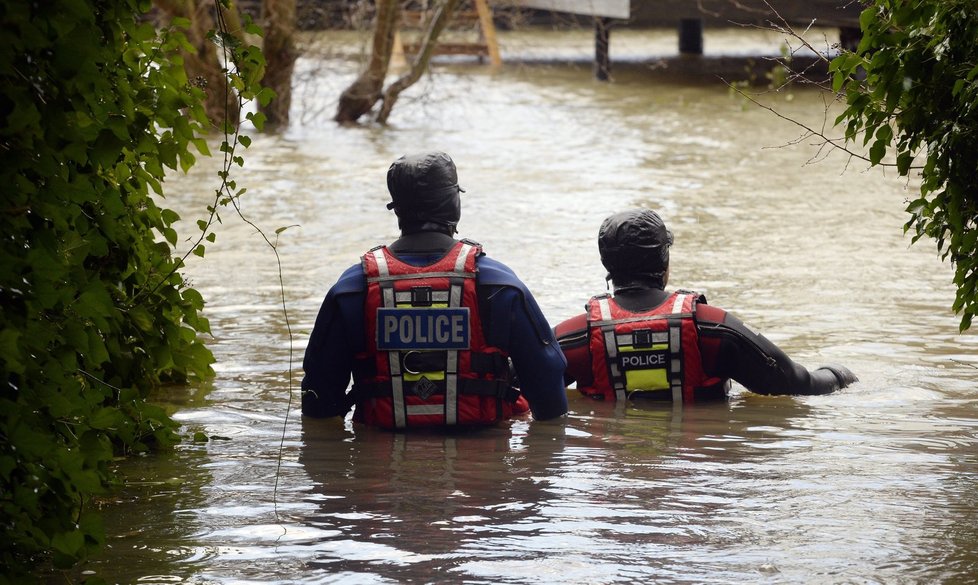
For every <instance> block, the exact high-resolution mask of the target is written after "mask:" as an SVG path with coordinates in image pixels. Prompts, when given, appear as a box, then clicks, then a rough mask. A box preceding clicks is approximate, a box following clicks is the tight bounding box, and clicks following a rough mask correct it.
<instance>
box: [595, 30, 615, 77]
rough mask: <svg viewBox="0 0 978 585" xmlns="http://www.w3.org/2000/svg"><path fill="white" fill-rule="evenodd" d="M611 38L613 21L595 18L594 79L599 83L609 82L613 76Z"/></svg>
mask: <svg viewBox="0 0 978 585" xmlns="http://www.w3.org/2000/svg"><path fill="white" fill-rule="evenodd" d="M610 38H611V19H610V18H604V17H600V16H596V17H595V18H594V77H595V79H597V80H598V81H608V78H609V77H610V75H611V58H610V57H609V55H608V46H609V44H610Z"/></svg>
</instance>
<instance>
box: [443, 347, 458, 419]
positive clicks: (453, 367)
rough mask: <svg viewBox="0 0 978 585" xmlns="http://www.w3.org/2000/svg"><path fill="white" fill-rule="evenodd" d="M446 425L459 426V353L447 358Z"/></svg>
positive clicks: (453, 353)
mask: <svg viewBox="0 0 978 585" xmlns="http://www.w3.org/2000/svg"><path fill="white" fill-rule="evenodd" d="M445 424H447V425H454V424H458V352H457V351H449V352H447V355H446V356H445Z"/></svg>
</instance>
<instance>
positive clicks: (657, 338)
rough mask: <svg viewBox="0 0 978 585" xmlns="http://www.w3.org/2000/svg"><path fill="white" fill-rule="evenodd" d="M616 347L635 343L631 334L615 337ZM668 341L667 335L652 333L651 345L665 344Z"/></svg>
mask: <svg viewBox="0 0 978 585" xmlns="http://www.w3.org/2000/svg"><path fill="white" fill-rule="evenodd" d="M617 341H618V345H619V346H622V345H632V343H633V342H634V341H635V340H634V337H633V335H632V334H631V333H623V334H621V335H618V336H617ZM668 341H669V334H668V333H666V332H665V331H655V332H653V333H652V343H666V342H668Z"/></svg>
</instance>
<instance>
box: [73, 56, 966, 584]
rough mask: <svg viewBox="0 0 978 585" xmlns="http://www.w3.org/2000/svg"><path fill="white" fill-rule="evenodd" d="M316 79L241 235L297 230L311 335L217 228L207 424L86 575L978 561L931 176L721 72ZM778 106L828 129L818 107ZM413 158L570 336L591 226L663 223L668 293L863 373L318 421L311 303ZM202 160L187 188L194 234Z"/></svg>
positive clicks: (286, 261) (564, 573)
mask: <svg viewBox="0 0 978 585" xmlns="http://www.w3.org/2000/svg"><path fill="white" fill-rule="evenodd" d="M650 42H652V43H653V44H655V43H662V42H663V41H662V39H653V40H651V41H650ZM613 47H614V45H613ZM300 70H301V75H303V77H302V79H303V85H302V87H301V88H300V91H298V92H297V93H298V95H300V96H302V101H301V102H299V103H297V104H296V112H295V116H296V119H298V120H302V124H301V125H300V126H298V127H296V128H294V129H293V130H292V131H291V132H290V133H289V134H288V135H287V136H285V137H266V136H256V137H255V139H254V145H253V146H252V148H251V149H250V150H249V151H248V153H247V157H246V158H247V162H246V166H245V168H244V169H243V170H242V171H239V176H238V183H239V185H246V186H247V187H248V194H247V195H246V196H245V198H244V199H243V200H242V204H243V211H244V213H246V214H247V215H248V216H249V217H250V218H251V219H253V220H255V221H256V222H257V223H258V224H259V225H261V226H262V227H263V228H264V229H266V231H268V232H269V233H271V232H273V231H274V230H275V228H277V227H279V226H287V225H293V224H298V225H299V226H300V227H297V228H292V229H290V230H288V231H286V232H284V233H283V234H281V236H280V245H279V251H280V253H281V255H282V261H283V265H282V266H283V277H284V282H285V294H286V300H287V304H288V307H289V311H290V322H291V325H292V328H293V331H294V333H295V336H294V339H292V340H290V339H289V335H288V330H287V328H286V323H285V317H284V315H283V314H282V311H281V299H280V296H279V295H280V289H279V283H278V279H277V270H278V269H277V266H276V263H275V259H274V256H273V255H272V254H271V252H270V251H269V250H268V249H267V247H265V246H264V243H263V241H262V240H261V239H260V238H259V237H258V236H257V235H256V234H255V233H254V232H253V230H252V229H251V228H250V227H248V226H246V225H244V224H243V223H241V222H239V221H237V220H235V219H234V218H233V217H230V216H226V217H225V218H224V223H223V224H222V225H221V227H220V230H219V233H218V239H217V243H216V244H215V245H212V246H210V247H209V248H208V253H207V259H206V260H204V261H203V262H198V263H195V264H193V265H192V266H191V268H190V270H189V271H188V276H189V277H190V278H191V279H192V280H193V281H194V283H195V284H196V286H197V287H198V288H199V289H200V290H201V292H202V293H203V294H204V296H205V297H206V298H207V299H208V306H207V315H208V317H209V318H210V319H211V324H212V327H213V329H214V340H213V344H212V347H213V348H214V350H215V353H216V354H217V357H218V360H219V361H218V364H217V372H218V375H217V378H216V379H215V380H214V381H213V382H212V383H210V384H208V385H207V386H206V387H205V388H202V389H191V390H188V394H186V395H178V396H171V397H168V401H169V402H171V403H172V404H173V405H174V406H175V407H176V408H177V409H178V410H177V414H176V418H177V419H178V420H180V421H181V422H183V423H184V425H185V428H186V429H187V431H188V434H189V435H192V433H193V431H197V430H201V431H204V432H205V433H206V434H207V435H209V436H211V437H215V438H214V439H212V440H211V441H209V442H208V443H205V444H193V443H189V442H188V444H185V445H183V446H182V447H181V448H180V449H179V450H178V451H177V452H176V453H175V454H174V455H173V456H170V457H163V458H152V459H145V460H136V461H132V462H126V463H124V464H123V465H124V469H125V472H126V474H127V475H128V476H129V477H131V478H133V479H134V480H136V481H134V483H133V484H132V485H130V486H129V487H128V488H127V489H126V490H125V491H124V492H123V493H122V494H120V495H119V497H118V500H119V501H117V502H114V503H111V504H109V505H107V507H106V520H107V524H108V529H109V533H110V535H111V536H110V540H109V543H110V547H109V549H108V550H107V552H106V554H105V555H104V557H103V558H102V559H100V560H99V561H97V562H95V563H92V564H91V565H90V566H89V567H86V569H88V570H91V571H94V572H95V573H96V574H98V575H100V576H103V577H104V578H106V579H107V580H108V581H110V582H117V583H135V582H139V583H173V582H185V583H258V582H262V583H267V582H277V583H404V582H423V583H428V582H431V583H434V582H462V581H464V582H468V583H554V582H563V583H623V582H636V583H637V582H641V583H647V582H660V583H668V582H675V583H705V582H710V583H740V582H784V583H797V582H819V583H821V582H846V583H848V582H877V581H878V582H908V581H909V582H929V581H942V582H948V583H964V582H968V581H970V580H971V579H972V576H973V575H974V574H976V569H978V566H976V565H978V529H976V528H975V527H976V526H978V500H976V499H975V497H974V494H975V492H976V488H978V455H976V452H978V451H976V448H975V447H976V444H978V417H976V416H975V410H974V409H975V406H976V395H975V384H976V381H978V358H976V357H975V353H976V352H975V348H976V338H975V336H974V335H973V334H968V335H959V334H958V333H957V319H956V318H955V317H954V316H953V315H951V314H949V313H948V311H947V310H946V307H948V306H949V305H950V303H951V300H952V298H953V288H952V287H951V285H950V279H951V272H950V270H949V268H948V267H947V266H943V265H941V264H940V263H939V262H938V260H937V258H936V254H935V252H934V251H933V250H932V249H931V248H930V247H929V246H930V245H929V244H927V243H923V244H920V245H918V246H915V247H913V248H908V245H909V241H908V239H907V238H904V237H903V234H902V229H901V228H902V224H903V221H904V214H903V210H902V208H903V201H904V199H905V198H906V197H907V196H908V195H909V194H910V192H912V190H913V188H914V187H913V185H909V186H908V185H906V184H904V183H903V182H901V181H899V180H897V179H896V178H895V177H893V176H889V175H886V174H884V173H880V172H877V171H875V170H873V171H868V170H866V169H864V168H862V167H860V166H858V165H857V164H855V163H853V162H851V161H849V164H848V168H847V164H846V163H847V161H846V160H845V159H844V158H843V157H841V156H838V155H836V154H829V155H828V156H824V157H818V161H817V162H814V163H810V161H811V159H812V158H813V157H814V156H815V155H816V154H817V152H818V150H817V146H813V145H811V144H809V142H810V141H802V143H800V144H795V145H793V146H789V147H783V146H784V145H787V144H789V143H791V142H792V141H794V140H795V139H796V138H797V137H798V135H799V131H798V129H797V128H796V127H794V126H791V125H790V124H787V123H785V122H783V121H781V120H779V119H777V118H775V117H774V116H772V115H771V114H770V113H768V112H766V111H763V110H761V109H759V108H756V107H753V106H751V105H749V104H747V103H746V102H745V101H744V100H743V99H741V98H738V97H737V96H736V95H733V94H731V93H730V92H728V91H727V90H726V89H725V88H723V87H722V86H716V85H712V84H711V85H680V84H676V83H672V82H667V81H661V80H655V79H652V78H651V77H650V75H649V71H648V69H647V68H646V67H645V66H644V65H642V64H641V63H631V64H627V63H626V64H622V65H618V66H616V69H615V74H616V81H615V83H614V84H610V85H609V84H600V83H596V82H593V81H592V80H591V78H590V74H589V72H588V70H587V69H586V68H582V67H581V66H580V65H579V64H572V65H570V66H558V65H545V64H532V65H531V64H523V65H520V66H513V67H507V68H505V69H504V70H503V71H501V72H499V73H496V74H490V73H489V72H487V71H485V70H483V69H481V68H478V67H472V66H470V65H465V64H460V65H452V66H444V67H442V68H441V69H439V71H438V73H437V74H436V75H433V76H431V77H430V78H428V79H427V80H426V81H424V82H422V84H421V85H420V86H419V87H418V88H417V91H415V92H414V93H412V94H410V95H408V96H406V98H404V99H402V100H401V101H400V102H399V103H398V108H399V111H397V112H396V113H395V116H394V118H393V124H392V126H391V127H390V128H386V129H382V128H364V129H344V128H337V127H336V126H335V125H333V123H332V122H330V121H329V115H330V114H331V112H332V108H333V104H334V103H335V101H334V100H335V96H337V95H338V94H339V91H340V89H341V88H342V87H343V86H344V85H345V84H346V83H348V82H349V80H350V78H351V76H352V75H353V74H354V72H355V68H354V66H353V65H352V64H351V63H349V62H342V61H340V62H313V61H310V60H307V61H305V62H303V63H301V66H300ZM313 71H315V72H316V73H317V75H316V76H315V77H308V75H307V74H308V73H309V72H313ZM762 99H764V100H766V101H767V102H769V103H771V104H772V105H774V106H776V107H777V108H778V109H779V110H780V111H783V112H784V113H786V114H787V115H790V116H792V117H794V118H797V119H800V120H803V121H805V122H806V123H809V124H813V125H820V124H821V120H822V118H823V111H824V108H825V105H824V104H825V102H824V100H823V96H820V95H818V94H814V93H812V92H806V91H802V90H799V89H796V90H793V91H792V92H791V93H790V99H789V95H788V94H775V95H769V96H765V97H764V98H762ZM316 100H318V101H316ZM832 116H833V114H831V113H830V118H831V117H832ZM422 148H440V149H444V150H446V151H448V152H450V153H451V154H452V155H453V157H454V158H455V159H456V162H457V163H458V167H459V174H460V180H461V183H462V186H463V187H464V188H465V189H466V194H465V197H464V210H463V216H462V222H461V224H460V228H461V231H462V235H464V236H466V237H470V238H472V239H475V240H478V241H481V242H482V243H483V244H484V245H485V246H486V249H487V251H488V252H489V254H491V255H493V256H494V257H496V258H499V259H500V260H502V261H504V262H506V263H507V264H509V265H511V266H512V267H513V268H514V269H515V270H516V272H517V273H518V274H520V275H521V276H522V277H523V279H524V280H525V281H526V282H527V284H528V285H529V286H530V288H531V289H532V290H533V291H534V293H535V294H536V296H537V299H538V300H539V301H540V304H541V306H542V308H543V310H544V312H545V314H546V315H547V317H548V318H549V319H550V320H551V322H553V323H556V322H558V321H560V320H562V319H564V318H567V317H569V316H571V315H573V314H575V313H578V312H580V310H581V309H582V307H583V303H584V302H585V300H586V299H587V298H588V297H589V296H590V295H591V294H594V293H596V292H601V291H602V290H603V286H604V280H603V277H604V272H603V270H602V269H601V266H600V263H599V259H598V256H597V252H596V249H595V239H596V238H595V236H596V234H597V228H598V225H599V224H600V221H601V219H602V218H603V217H605V216H606V215H607V214H609V213H611V212H613V211H617V210H620V209H622V208H625V207H630V206H636V205H645V206H651V207H654V208H656V209H658V210H659V211H660V212H661V213H662V214H663V216H664V217H665V219H666V220H667V222H669V223H670V227H671V228H672V230H673V232H674V233H675V236H676V246H675V247H674V248H673V252H672V259H673V262H672V264H673V266H672V277H671V279H672V282H673V283H675V284H676V285H677V286H683V287H687V288H695V289H698V290H701V291H703V292H705V293H706V294H707V295H708V297H709V299H710V301H711V302H712V303H714V304H717V305H719V306H722V307H724V308H727V309H730V310H732V311H733V312H734V313H736V314H737V315H738V316H740V317H741V318H743V319H744V320H745V321H747V322H748V323H751V324H753V325H754V326H756V327H758V328H759V329H761V330H762V331H763V332H764V333H765V334H767V335H768V336H769V337H770V338H772V339H774V340H776V341H777V342H778V343H779V344H780V345H782V347H784V348H785V350H786V351H788V353H789V354H791V355H792V356H793V357H795V358H796V359H798V360H799V361H800V362H802V363H804V364H806V365H809V366H810V367H815V366H817V365H820V364H822V363H830V362H837V363H843V364H845V365H848V366H849V367H851V368H852V369H853V370H854V371H855V372H856V373H857V374H858V375H859V376H860V378H861V382H860V383H859V384H856V385H855V386H853V387H851V388H848V389H846V390H844V391H842V392H839V393H837V394H835V395H830V396H821V397H806V398H791V397H775V398H771V397H762V396H756V395H752V394H749V393H746V392H743V391H741V390H738V391H736V392H735V393H734V396H733V398H732V399H731V401H730V402H729V403H727V404H719V405H703V406H696V407H691V408H686V409H684V410H673V409H672V408H671V407H662V406H658V407H648V408H643V409H638V408H634V407H632V408H625V407H623V406H621V405H617V406H616V405H609V404H601V403H594V402H590V401H586V400H583V399H581V398H578V397H576V396H573V397H572V399H571V408H572V413H571V415H570V417H569V418H568V419H567V420H566V421H565V422H564V423H561V424H553V423H535V422H530V421H528V420H518V421H514V422H513V423H512V424H507V425H503V426H501V427H498V428H493V429H488V430H485V431H481V432H475V433H468V434H461V435H451V434H439V433H426V434H421V433H412V434H407V435H395V434H390V433H384V432H377V431H371V430H368V429H362V428H353V426H352V424H351V423H349V422H348V421H347V422H344V421H307V422H305V423H304V424H303V422H301V421H300V419H299V417H298V413H297V404H298V402H297V390H296V388H297V386H298V379H299V377H300V376H301V371H299V370H298V367H299V357H300V356H301V354H302V351H303V348H304V343H305V340H306V338H307V336H308V334H309V331H310V329H311V327H312V323H313V320H314V319H315V316H316V313H317V311H318V308H319V304H320V302H321V301H322V296H323V294H324V293H325V291H326V289H327V288H328V286H329V285H330V284H332V282H333V281H334V280H335V279H336V277H337V276H338V275H339V274H340V272H341V271H342V270H343V269H345V268H346V267H347V266H348V265H350V264H352V263H354V262H355V261H356V258H357V257H358V256H359V254H361V253H362V252H363V251H364V250H366V249H368V248H370V247H372V246H373V245H375V244H376V243H378V242H383V241H388V240H390V239H392V238H393V237H394V236H395V232H396V223H395V221H394V219H393V216H392V215H391V214H390V213H389V212H387V211H386V210H385V209H384V204H385V203H386V201H387V196H386V192H385V183H384V177H385V172H386V169H387V166H388V165H389V164H390V162H391V161H392V160H393V159H394V158H396V157H397V156H399V155H400V154H403V153H404V152H408V151H414V150H418V149H422ZM213 172H214V169H213V168H210V169H208V168H203V167H202V168H200V169H198V170H195V172H194V174H193V175H192V176H191V177H189V178H181V177H176V178H174V179H171V181H169V183H168V189H169V191H168V193H169V196H168V202H169V203H170V204H171V205H172V206H174V207H176V208H177V210H178V211H180V213H181V215H182V216H183V217H184V220H185V225H186V226H189V227H186V228H185V229H187V230H190V229H192V226H193V224H194V220H196V219H197V217H198V216H200V215H202V213H203V211H204V207H205V206H206V204H207V200H208V199H209V197H210V196H211V189H212V185H211V184H210V183H211V181H212V179H213V176H214V175H213ZM290 342H291V343H292V347H291V349H292V351H294V355H295V358H296V359H295V362H294V363H293V369H292V370H290V368H289V355H290ZM290 389H291V390H292V393H293V396H292V401H291V402H290V400H289V398H290V396H289V392H290ZM290 408H291V410H290Z"/></svg>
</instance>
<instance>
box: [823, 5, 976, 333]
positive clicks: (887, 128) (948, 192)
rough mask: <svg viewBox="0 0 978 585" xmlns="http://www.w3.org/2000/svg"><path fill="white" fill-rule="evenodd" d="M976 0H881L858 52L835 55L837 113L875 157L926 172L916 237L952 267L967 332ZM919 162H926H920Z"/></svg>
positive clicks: (972, 267) (915, 205)
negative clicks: (840, 105) (929, 242)
mask: <svg viewBox="0 0 978 585" xmlns="http://www.w3.org/2000/svg"><path fill="white" fill-rule="evenodd" d="M975 8H976V4H975V2H974V1H973V0H874V1H873V2H871V3H870V5H869V6H868V7H867V8H866V9H865V10H864V11H863V13H862V15H861V18H860V28H861V29H862V34H863V37H862V41H861V42H860V44H859V47H858V48H857V50H856V51H855V52H852V53H843V54H841V55H840V56H838V57H836V58H835V59H834V60H833V61H832V63H831V69H832V71H833V72H834V74H833V75H834V78H833V83H834V88H835V89H836V90H837V91H838V90H842V91H844V92H845V98H846V102H847V107H846V110H845V111H844V112H843V113H842V115H841V116H839V118H838V119H837V120H836V123H837V124H844V125H845V129H846V138H847V140H857V139H858V138H859V137H860V136H861V137H862V140H863V143H864V144H865V145H869V157H870V160H871V162H872V163H873V164H874V165H875V164H880V163H881V162H882V161H883V160H884V158H887V155H890V157H891V159H890V160H894V161H895V164H896V168H897V170H898V172H899V173H900V175H901V176H912V174H915V173H919V176H920V179H921V184H920V192H919V196H918V197H916V198H915V199H913V200H912V201H910V202H909V205H908V206H907V211H908V212H909V213H910V219H909V220H908V221H907V224H906V226H905V227H906V230H907V231H912V232H913V234H914V235H913V240H914V241H915V242H916V241H917V240H919V239H920V238H922V237H924V236H927V237H930V238H933V239H934V240H936V242H937V248H938V251H939V253H940V254H941V256H942V258H944V259H950V261H951V262H952V264H953V265H954V267H955V275H954V283H955V284H956V285H957V298H956V299H955V301H954V304H953V309H954V311H955V312H957V313H958V314H960V315H961V330H962V331H963V330H965V329H967V328H968V327H970V325H971V322H972V318H973V317H974V316H975V314H976V312H978V246H976V243H978V11H976V10H975ZM918 165H922V166H918Z"/></svg>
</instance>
